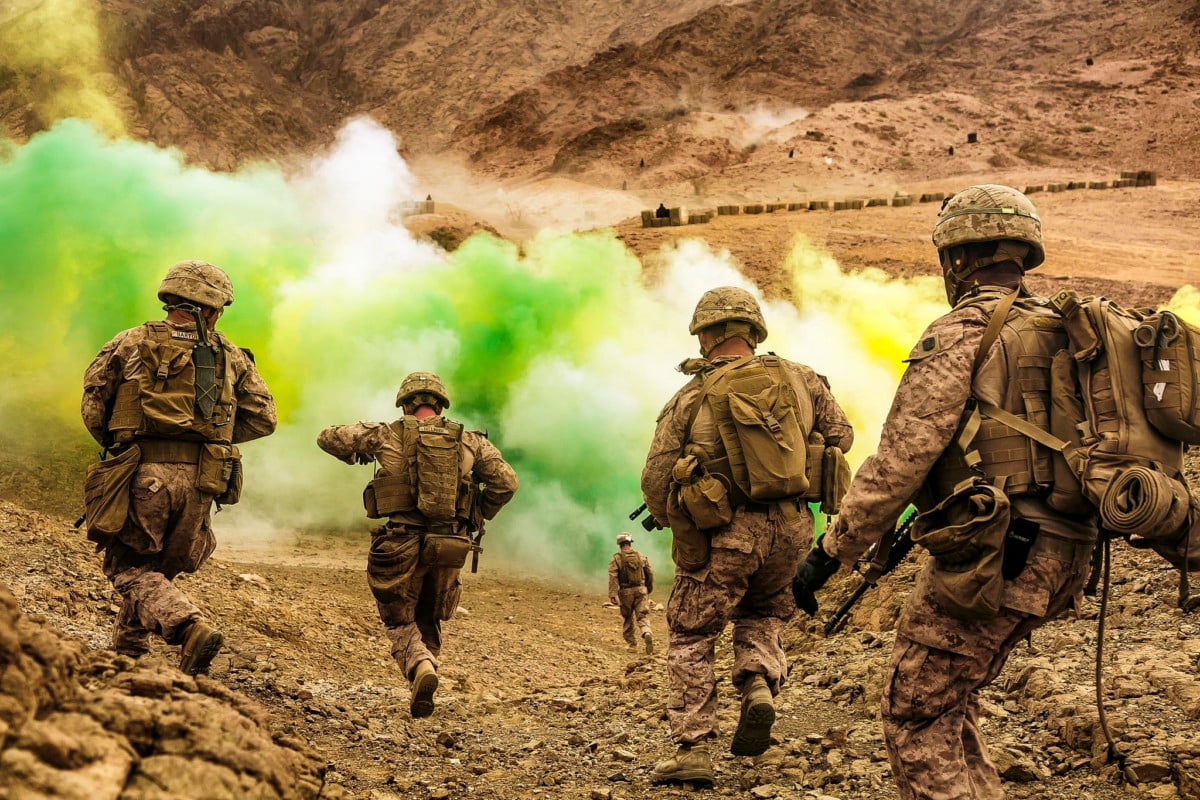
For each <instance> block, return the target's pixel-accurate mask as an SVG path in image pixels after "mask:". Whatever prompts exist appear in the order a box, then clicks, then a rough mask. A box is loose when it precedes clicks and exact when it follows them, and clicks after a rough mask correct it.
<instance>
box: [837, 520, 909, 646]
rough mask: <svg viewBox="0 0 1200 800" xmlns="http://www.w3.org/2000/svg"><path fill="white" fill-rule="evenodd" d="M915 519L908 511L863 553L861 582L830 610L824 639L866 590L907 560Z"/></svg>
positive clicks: (840, 623)
mask: <svg viewBox="0 0 1200 800" xmlns="http://www.w3.org/2000/svg"><path fill="white" fill-rule="evenodd" d="M916 518H917V512H916V511H915V510H914V511H910V512H909V513H908V516H906V517H905V518H904V520H903V521H902V522H901V523H900V525H899V526H898V527H897V528H896V530H895V531H894V532H893V533H892V535H891V537H890V538H886V537H885V538H884V539H881V540H880V541H879V542H876V543H875V544H873V545H871V547H870V549H869V550H867V552H866V555H865V556H863V558H864V559H866V560H867V561H868V564H867V566H866V568H865V569H864V570H860V574H861V575H862V576H863V579H862V582H861V583H859V585H858V586H857V587H855V589H854V591H853V592H851V593H850V596H849V597H847V598H846V599H845V600H844V601H842V604H841V605H840V606H838V608H837V611H834V612H833V615H832V616H831V617H830V618H829V619H828V620H827V621H826V622H825V627H824V631H825V635H826V636H829V635H831V634H834V633H836V632H837V631H838V630H840V629H841V627H842V625H843V624H844V623H845V621H846V617H847V615H849V613H850V610H851V609H853V608H854V606H855V605H856V604H857V603H858V601H859V600H861V599H862V596H863V595H864V594H866V593H867V590H868V589H872V588H874V587H875V585H876V584H878V583H879V580H880V578H882V577H883V576H885V575H887V574H888V573H890V572H891V571H892V570H894V569H895V568H896V567H898V566H900V562H902V561H904V559H906V558H908V554H909V553H910V552H912V549H913V540H912V526H913V522H914V520H916ZM881 544H882V545H885V546H886V549H885V553H886V555H887V557H886V559H884V560H883V563H882V564H881V563H879V559H878V558H876V556H877V554H878V552H879V548H880V546H881Z"/></svg>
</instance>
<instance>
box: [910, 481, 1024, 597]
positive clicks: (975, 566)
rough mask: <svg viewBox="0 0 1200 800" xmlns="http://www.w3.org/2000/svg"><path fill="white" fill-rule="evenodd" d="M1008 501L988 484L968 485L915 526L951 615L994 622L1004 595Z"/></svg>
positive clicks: (916, 537)
mask: <svg viewBox="0 0 1200 800" xmlns="http://www.w3.org/2000/svg"><path fill="white" fill-rule="evenodd" d="M1011 517H1012V513H1011V508H1010V505H1009V501H1008V496H1007V495H1005V494H1004V492H1002V491H1000V490H999V489H997V488H996V487H994V486H992V485H991V484H987V483H979V484H967V485H965V486H960V487H959V488H956V489H955V491H954V492H953V493H951V495H950V496H949V497H947V498H946V499H944V500H942V502H940V503H938V504H937V505H936V506H935V507H934V508H932V509H930V510H929V511H926V512H924V513H922V514H920V515H919V516H918V517H917V518H916V520H915V521H914V523H913V527H912V540H913V543H915V544H918V545H920V546H921V547H924V548H925V549H926V550H928V551H929V553H930V555H932V556H933V558H934V569H933V570H932V572H931V573H930V588H931V590H932V591H933V594H934V596H935V598H936V599H937V601H938V603H940V604H941V605H942V607H944V608H945V609H946V612H947V613H949V614H951V615H952V616H954V617H957V618H958V619H962V620H986V619H992V618H993V617H995V616H996V613H997V612H998V611H999V610H1000V599H1001V596H1002V595H1003V592H1004V577H1003V574H1002V567H1003V552H1004V539H1005V536H1006V534H1007V532H1008V528H1009V523H1010V522H1011Z"/></svg>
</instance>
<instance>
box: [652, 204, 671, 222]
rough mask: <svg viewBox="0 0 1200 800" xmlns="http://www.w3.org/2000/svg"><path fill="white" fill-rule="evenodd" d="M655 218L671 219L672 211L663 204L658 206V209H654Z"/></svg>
mask: <svg viewBox="0 0 1200 800" xmlns="http://www.w3.org/2000/svg"><path fill="white" fill-rule="evenodd" d="M654 216H655V217H657V218H658V219H670V217H671V211H670V210H669V209H668V208H667V207H666V206H665V205H663V204H662V203H659V204H658V208H656V209H654Z"/></svg>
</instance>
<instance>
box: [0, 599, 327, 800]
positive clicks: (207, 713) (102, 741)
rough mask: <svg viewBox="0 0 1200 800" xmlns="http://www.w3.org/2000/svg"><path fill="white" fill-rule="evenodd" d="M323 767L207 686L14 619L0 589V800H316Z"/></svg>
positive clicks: (239, 703) (13, 606)
mask: <svg viewBox="0 0 1200 800" xmlns="http://www.w3.org/2000/svg"><path fill="white" fill-rule="evenodd" d="M324 775H325V764H324V759H322V758H321V757H319V756H318V755H317V754H316V753H315V752H313V751H312V750H311V749H309V748H308V747H307V746H306V745H304V744H302V743H300V742H296V741H294V740H289V739H285V738H274V737H273V736H272V734H271V732H270V731H269V729H268V720H267V715H266V713H265V712H264V711H263V710H262V709H261V708H260V707H259V706H258V705H256V704H255V703H253V702H252V701H250V700H248V699H246V698H245V697H243V696H241V695H238V694H236V693H234V692H232V691H230V690H228V689H226V688H225V687H224V686H222V685H221V684H219V683H217V682H216V681H213V680H209V679H208V678H205V677H200V678H197V679H193V678H190V677H188V676H187V675H184V674H183V673H181V672H179V671H178V670H176V669H174V668H173V667H171V666H170V665H167V664H163V663H161V662H157V663H155V662H151V663H147V664H145V665H139V664H137V663H135V662H134V661H132V660H131V659H128V658H124V657H122V656H117V655H115V654H113V653H110V652H89V651H88V650H87V648H86V647H85V646H84V645H83V644H82V643H81V642H79V641H76V640H73V639H70V638H67V637H65V636H62V635H60V634H58V633H57V632H55V631H54V630H53V629H51V628H50V627H49V626H47V625H46V624H44V623H43V622H41V621H40V620H38V619H37V618H31V617H26V616H23V615H22V614H21V613H20V611H19V609H18V608H17V603H16V600H15V598H14V597H13V595H12V593H11V592H9V590H8V589H7V588H6V587H3V586H0V787H4V789H5V790H6V792H7V794H5V793H4V792H0V795H3V796H5V797H7V796H12V797H59V798H78V799H79V800H100V799H102V798H114V799H115V798H118V797H119V798H122V800H135V799H136V798H151V797H200V796H204V797H209V798H226V797H227V798H231V800H234V799H235V798H243V797H258V798H281V799H282V798H317V797H319V796H321V793H322V787H323V785H324Z"/></svg>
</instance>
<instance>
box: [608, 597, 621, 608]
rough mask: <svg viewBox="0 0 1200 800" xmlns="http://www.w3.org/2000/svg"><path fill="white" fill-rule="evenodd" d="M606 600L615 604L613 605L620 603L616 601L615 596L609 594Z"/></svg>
mask: <svg viewBox="0 0 1200 800" xmlns="http://www.w3.org/2000/svg"><path fill="white" fill-rule="evenodd" d="M608 602H610V603H612V604H613V605H614V606H615V605H620V603H618V602H617V598H615V597H612V596H609V598H608Z"/></svg>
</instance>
